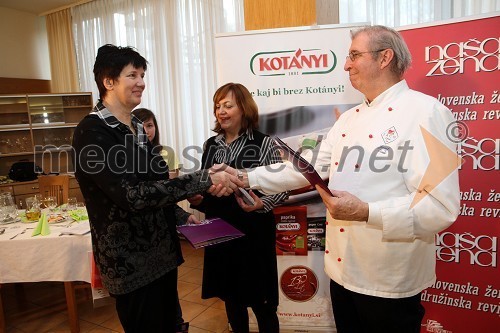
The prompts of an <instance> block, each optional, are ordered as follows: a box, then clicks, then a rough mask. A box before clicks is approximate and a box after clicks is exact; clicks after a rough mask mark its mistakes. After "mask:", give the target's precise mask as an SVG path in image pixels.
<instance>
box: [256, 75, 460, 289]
mask: <svg viewBox="0 0 500 333" xmlns="http://www.w3.org/2000/svg"><path fill="white" fill-rule="evenodd" d="M453 123H454V119H453V116H452V114H451V112H450V110H449V109H447V108H446V107H445V106H444V105H442V104H441V103H440V102H439V101H438V100H436V99H435V98H433V97H430V96H427V95H425V94H422V93H420V92H417V91H414V90H411V89H409V88H408V85H407V83H406V81H404V80H403V81H400V82H399V83H397V84H395V85H394V86H392V87H391V88H389V89H387V90H386V91H385V92H383V93H382V94H381V95H379V96H378V97H377V98H375V99H374V100H373V101H372V102H371V103H368V102H367V101H365V102H364V103H362V104H360V105H359V106H356V107H354V108H352V109H350V110H348V111H346V112H345V113H344V114H343V115H342V116H341V117H340V118H339V120H338V121H337V122H336V123H335V125H334V126H333V127H332V129H331V130H330V131H329V132H328V134H327V137H326V138H325V139H324V140H323V141H322V142H321V146H320V149H319V153H318V154H317V156H308V157H307V158H308V159H309V160H310V161H311V163H313V164H314V166H315V169H316V170H317V171H318V172H319V173H320V175H322V176H323V177H325V178H326V177H329V184H328V186H329V188H331V189H335V190H341V191H348V192H350V193H352V194H354V195H356V196H357V197H359V198H360V199H361V200H363V201H365V202H367V203H368V204H369V217H368V221H366V222H356V221H342V220H335V219H333V218H332V217H331V216H330V214H329V213H328V212H327V214H326V215H327V227H326V246H325V271H326V273H327V274H328V276H329V277H330V278H331V279H333V280H334V281H335V282H337V283H339V284H341V285H343V286H344V287H345V288H347V289H349V290H352V291H355V292H358V293H361V294H366V295H372V296H379V297H386V298H403V297H409V296H413V295H416V294H418V293H419V292H420V291H422V290H423V289H425V288H427V287H429V286H431V285H432V284H433V283H434V281H435V279H436V276H435V262H436V259H435V244H434V237H435V234H436V233H438V232H440V231H442V230H444V229H446V228H447V227H448V226H450V225H451V224H452V223H453V222H454V221H455V219H456V218H457V216H458V213H459V208H460V198H459V184H458V171H457V167H458V165H457V163H458V157H457V155H456V146H455V144H454V143H453V140H450V138H451V139H453V137H452V135H453V134H455V133H454V131H453ZM450 136H451V137H450ZM449 137H450V138H449ZM430 156H432V163H430V161H431V160H430ZM450 163H451V166H450ZM270 170H271V171H270ZM272 170H273V168H269V167H267V168H266V167H259V168H256V169H253V170H249V173H248V177H249V183H250V187H251V188H254V189H259V190H261V191H263V192H267V193H279V192H283V191H285V190H289V189H295V188H300V187H303V186H306V185H308V182H307V180H306V179H305V178H304V177H303V176H302V175H301V174H300V173H299V172H296V171H294V168H293V166H292V165H291V164H290V163H289V162H286V168H285V169H284V170H283V169H280V171H279V172H274V171H272ZM274 170H276V167H275V168H274ZM417 194H418V197H417V198H418V199H419V200H416V199H417V198H415V196H416V195H417ZM414 199H415V202H413V200H414Z"/></svg>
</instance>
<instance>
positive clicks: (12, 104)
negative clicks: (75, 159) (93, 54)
mask: <svg viewBox="0 0 500 333" xmlns="http://www.w3.org/2000/svg"><path fill="white" fill-rule="evenodd" d="M92 107H93V102H92V94H91V93H90V92H85V93H68V94H22V95H21V94H17V95H15V94H12V95H0V191H1V192H4V191H9V192H13V193H14V195H15V196H16V202H19V200H24V198H26V197H28V196H32V194H34V193H38V182H37V181H36V180H35V181H31V182H14V183H10V181H9V180H8V179H5V176H7V175H8V173H9V170H10V168H11V166H12V164H14V163H15V162H18V161H31V162H34V163H35V164H36V165H37V166H39V167H40V168H41V169H42V170H43V172H44V173H45V174H51V173H55V174H61V173H70V174H71V173H72V172H74V166H73V165H72V163H71V157H72V147H71V141H72V138H73V132H74V130H75V127H76V125H78V123H79V122H80V120H81V119H83V117H85V115H87V114H88V113H89V112H90V111H91V110H92ZM72 185H73V186H70V196H77V197H78V196H81V193H80V191H79V188H78V183H77V182H76V179H74V178H72ZM72 190H73V193H72ZM80 199H81V198H80ZM80 199H79V200H80Z"/></svg>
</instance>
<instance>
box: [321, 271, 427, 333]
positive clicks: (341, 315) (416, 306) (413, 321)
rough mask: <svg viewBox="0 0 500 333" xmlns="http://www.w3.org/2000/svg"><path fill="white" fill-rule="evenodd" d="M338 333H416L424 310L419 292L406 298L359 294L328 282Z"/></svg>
mask: <svg viewBox="0 0 500 333" xmlns="http://www.w3.org/2000/svg"><path fill="white" fill-rule="evenodd" d="M330 296H331V298H332V308H333V316H334V318H335V325H336V326H337V332H338V333H376V332H381V333H419V332H420V327H421V323H422V318H423V317H424V313H425V309H424V307H423V306H422V304H421V303H420V293H419V294H418V295H415V296H411V297H407V298H383V297H375V296H368V295H363V294H358V293H355V292H353V291H350V290H347V289H345V288H344V287H342V286H341V285H339V284H338V283H336V282H334V281H333V280H330Z"/></svg>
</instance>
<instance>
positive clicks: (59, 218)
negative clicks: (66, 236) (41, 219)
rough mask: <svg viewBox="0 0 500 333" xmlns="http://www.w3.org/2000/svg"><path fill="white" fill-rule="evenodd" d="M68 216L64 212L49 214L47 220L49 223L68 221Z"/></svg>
mask: <svg viewBox="0 0 500 333" xmlns="http://www.w3.org/2000/svg"><path fill="white" fill-rule="evenodd" d="M67 220H68V218H67V217H66V216H64V215H62V214H53V215H49V216H47V222H49V223H52V224H54V223H61V222H66V221H67Z"/></svg>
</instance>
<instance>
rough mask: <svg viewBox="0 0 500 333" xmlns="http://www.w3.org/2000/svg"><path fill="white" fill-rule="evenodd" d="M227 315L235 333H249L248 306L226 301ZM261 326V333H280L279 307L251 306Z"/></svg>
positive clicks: (266, 305) (263, 304)
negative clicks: (277, 312)
mask: <svg viewBox="0 0 500 333" xmlns="http://www.w3.org/2000/svg"><path fill="white" fill-rule="evenodd" d="M225 305H226V314H227V319H228V320H229V323H230V324H231V329H232V330H233V332H234V333H248V332H249V327H248V310H247V307H248V306H247V305H245V304H240V303H236V302H233V301H228V300H226V301H225ZM250 307H251V308H252V311H253V313H254V314H255V317H256V318H257V324H258V325H259V332H260V333H279V331H280V324H279V321H278V315H277V314H276V311H277V310H278V307H277V306H274V305H269V304H267V303H262V304H254V305H251V306H250Z"/></svg>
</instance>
